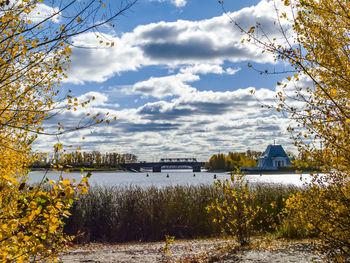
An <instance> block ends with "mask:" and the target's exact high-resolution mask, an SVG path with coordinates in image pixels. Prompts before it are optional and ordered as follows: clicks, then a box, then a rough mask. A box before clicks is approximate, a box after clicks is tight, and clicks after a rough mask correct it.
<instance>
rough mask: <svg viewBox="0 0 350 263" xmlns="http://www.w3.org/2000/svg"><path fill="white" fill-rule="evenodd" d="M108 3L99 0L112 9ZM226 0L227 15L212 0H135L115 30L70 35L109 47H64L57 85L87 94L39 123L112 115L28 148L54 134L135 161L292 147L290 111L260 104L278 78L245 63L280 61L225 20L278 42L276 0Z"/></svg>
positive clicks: (271, 66) (269, 65) (46, 146)
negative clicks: (66, 60)
mask: <svg viewBox="0 0 350 263" xmlns="http://www.w3.org/2000/svg"><path fill="white" fill-rule="evenodd" d="M116 2H117V1H112V0H110V2H108V1H106V4H107V5H108V7H110V8H116V6H115V5H116ZM224 6H225V9H226V11H227V12H228V13H227V14H225V13H223V10H222V8H221V5H220V4H219V3H218V1H215V0H139V1H138V2H137V3H136V5H134V6H133V7H132V8H131V9H129V10H128V11H126V13H124V14H123V15H122V16H120V17H118V18H117V20H116V21H115V27H108V26H106V27H104V28H103V30H101V31H102V33H101V36H100V38H98V39H97V38H96V34H93V33H84V34H81V35H79V36H77V37H75V38H74V39H73V44H74V46H80V47H81V46H83V47H96V46H99V43H98V41H99V40H100V39H105V40H108V41H113V42H114V46H113V47H108V48H107V47H103V48H102V47H101V48H76V47H72V55H71V65H70V68H69V70H68V71H67V75H68V78H67V79H66V80H65V81H64V83H63V84H62V90H63V91H67V90H71V91H72V94H73V95H74V96H77V97H78V99H79V100H82V99H86V98H91V97H92V96H94V97H95V100H94V101H93V102H92V103H90V104H89V105H88V106H87V107H85V108H81V109H78V110H77V111H76V112H71V111H70V112H65V113H62V114H61V115H59V116H57V117H55V118H53V119H51V120H50V121H49V122H48V123H47V124H46V125H47V127H50V124H52V123H57V122H58V121H59V122H61V123H62V122H63V124H64V125H65V126H67V127H69V126H70V125H71V126H72V125H77V123H79V121H81V119H82V118H83V116H85V114H86V113H87V112H91V113H101V114H106V113H107V112H108V113H109V114H110V116H116V117H117V120H116V121H111V122H110V123H109V124H107V123H103V124H100V125H97V126H95V127H92V128H88V129H83V130H79V131H76V132H74V133H68V134H65V135H62V136H60V137H59V138H56V137H55V136H40V137H39V138H38V140H37V141H36V143H35V145H34V149H35V150H36V151H39V152H50V151H52V145H53V144H54V143H56V142H57V140H59V142H60V143H62V144H63V146H64V147H67V146H68V145H73V149H75V148H76V147H78V146H81V148H82V151H93V150H98V151H100V152H118V153H133V154H135V155H137V156H138V159H139V160H142V161H155V160H159V159H160V158H172V157H173V158H185V157H191V158H197V160H200V161H207V160H208V159H209V158H210V156H212V155H213V154H215V153H228V152H244V151H247V150H249V149H250V150H256V151H264V150H265V149H266V147H267V145H268V144H272V143H274V141H275V142H276V144H282V145H283V147H284V148H285V149H286V150H290V151H295V149H294V148H293V146H292V140H291V139H290V135H289V134H288V132H287V131H286V129H287V127H288V125H289V123H290V121H289V120H288V118H286V117H285V116H283V115H282V114H281V113H279V112H277V111H275V110H269V109H266V108H262V107H261V105H262V104H273V103H274V101H275V100H274V96H275V94H276V91H278V89H279V88H278V87H277V85H276V84H277V82H282V81H283V80H284V79H285V77H286V75H283V74H269V75H265V74H262V75H261V74H259V73H258V72H256V71H255V70H253V69H252V68H251V67H248V63H251V64H253V65H254V67H255V68H258V69H261V70H265V69H268V70H269V71H270V72H272V71H284V70H287V69H288V65H286V64H283V63H281V62H275V61H274V59H273V57H272V56H271V54H268V53H261V49H260V48H259V47H257V46H256V45H254V44H252V43H247V42H245V43H242V42H241V41H242V39H243V38H244V37H243V36H242V34H241V32H240V30H238V29H237V28H235V27H234V25H233V24H232V23H230V17H231V18H232V19H234V20H235V21H237V22H238V23H239V24H240V25H241V26H242V27H243V28H247V29H249V28H250V27H251V26H254V25H255V24H256V22H259V23H260V24H261V26H262V28H263V29H264V32H265V33H266V34H267V35H268V36H269V37H271V38H273V37H277V39H280V38H281V35H280V32H279V30H278V28H276V25H275V24H274V21H276V12H275V5H274V2H273V1H266V0H262V1H257V0H237V1H225V3H224ZM59 19H60V18H58V19H57V20H58V21H57V23H59ZM251 90H254V91H255V93H254V94H251V92H250V91H251ZM83 137H84V138H85V139H84V140H82V138H83Z"/></svg>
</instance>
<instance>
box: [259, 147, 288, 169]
mask: <svg viewBox="0 0 350 263" xmlns="http://www.w3.org/2000/svg"><path fill="white" fill-rule="evenodd" d="M275 157H282V158H286V159H285V165H291V164H292V163H291V161H290V159H289V157H288V155H287V154H286V152H285V151H284V149H283V147H282V145H269V146H267V148H266V150H265V153H264V155H263V156H262V157H260V158H259V167H260V168H261V169H277V167H276V166H273V160H272V158H275Z"/></svg>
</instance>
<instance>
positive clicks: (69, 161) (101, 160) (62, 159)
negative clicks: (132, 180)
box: [32, 151, 137, 168]
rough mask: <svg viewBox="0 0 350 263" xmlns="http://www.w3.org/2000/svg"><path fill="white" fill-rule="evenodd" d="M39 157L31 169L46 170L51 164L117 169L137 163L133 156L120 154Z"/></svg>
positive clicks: (82, 153)
mask: <svg viewBox="0 0 350 263" xmlns="http://www.w3.org/2000/svg"><path fill="white" fill-rule="evenodd" d="M40 156H41V157H40V158H39V159H38V160H37V161H36V162H35V163H33V164H32V167H42V168H48V167H50V166H51V165H52V164H57V163H60V164H61V165H63V166H65V167H74V168H118V167H119V164H123V163H133V162H137V156H136V155H134V154H131V153H124V154H120V153H116V152H107V153H101V152H99V151H92V152H80V151H75V152H70V153H57V152H54V154H53V155H50V154H47V153H43V154H41V155H40Z"/></svg>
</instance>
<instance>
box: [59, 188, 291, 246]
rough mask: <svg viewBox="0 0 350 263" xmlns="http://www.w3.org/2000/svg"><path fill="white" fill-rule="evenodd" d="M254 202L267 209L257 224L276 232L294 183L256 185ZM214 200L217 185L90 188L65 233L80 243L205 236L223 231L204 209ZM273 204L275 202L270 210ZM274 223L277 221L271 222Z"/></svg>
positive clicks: (262, 228) (72, 211) (263, 229)
mask: <svg viewBox="0 0 350 263" xmlns="http://www.w3.org/2000/svg"><path fill="white" fill-rule="evenodd" d="M256 189H257V190H258V198H257V201H256V204H255V205H256V206H260V207H263V208H264V209H265V210H264V211H265V213H266V214H265V215H264V214H263V215H261V218H259V222H256V226H255V227H257V228H259V229H261V231H264V232H266V231H272V230H273V229H274V228H275V225H276V224H278V222H279V221H278V214H279V212H281V211H282V209H283V208H284V202H283V199H286V198H288V196H289V194H290V193H292V192H295V191H296V187H291V186H276V185H257V186H256ZM216 198H218V199H219V200H222V198H223V197H222V196H220V194H219V192H218V191H216V189H215V188H214V187H213V186H208V185H201V186H172V187H166V188H155V187H153V188H148V189H142V188H140V187H128V188H119V187H97V186H95V187H91V188H90V190H89V193H88V194H87V195H82V196H80V199H79V200H78V201H76V202H75V203H74V204H73V207H72V209H71V211H70V212H71V213H72V216H70V218H68V219H67V221H66V226H65V232H66V233H68V234H73V235H76V234H77V233H81V235H80V238H78V239H77V242H89V241H106V242H128V241H159V240H164V236H165V235H169V236H175V237H176V238H177V239H179V238H205V237H214V236H219V235H220V230H219V229H220V228H219V226H218V225H216V224H213V223H212V218H211V217H210V216H208V214H207V212H206V210H205V207H206V206H207V205H209V204H210V203H211V202H213V201H214V200H215V199H216ZM271 203H274V204H275V205H274V207H273V208H272V206H271ZM273 224H275V225H273Z"/></svg>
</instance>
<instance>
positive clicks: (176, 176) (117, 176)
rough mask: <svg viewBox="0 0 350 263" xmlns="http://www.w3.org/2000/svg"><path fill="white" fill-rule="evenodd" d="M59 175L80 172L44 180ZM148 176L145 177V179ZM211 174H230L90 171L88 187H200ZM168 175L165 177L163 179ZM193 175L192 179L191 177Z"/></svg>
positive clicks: (273, 177)
mask: <svg viewBox="0 0 350 263" xmlns="http://www.w3.org/2000/svg"><path fill="white" fill-rule="evenodd" d="M60 174H62V176H63V177H64V178H69V179H73V178H75V179H76V180H80V178H81V173H80V172H71V173H69V174H65V173H60V172H49V173H48V174H47V175H46V177H48V178H49V179H51V180H58V179H59V176H60ZM147 174H148V176H147ZM214 174H215V175H216V178H217V179H221V180H222V179H228V178H230V175H229V174H227V173H208V172H200V173H194V172H192V171H191V170H164V171H162V172H161V173H152V172H149V173H147V172H140V173H127V172H93V173H92V176H91V178H90V180H89V183H90V185H100V186H131V185H134V186H140V187H142V188H147V187H151V186H156V187H165V186H175V185H200V184H212V183H213V182H214V181H215V179H214ZM168 175H169V177H167V176H168ZM194 175H195V176H194ZM43 176H44V172H42V171H33V172H30V173H29V177H30V178H31V182H32V183H38V182H40V181H41V179H42V178H43ZM247 178H248V180H249V181H250V182H252V183H253V182H263V183H276V184H284V185H288V184H292V185H296V186H302V184H303V181H305V180H308V179H309V176H308V175H303V177H302V179H303V180H300V175H299V174H266V175H264V174H263V175H261V176H260V175H247Z"/></svg>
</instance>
